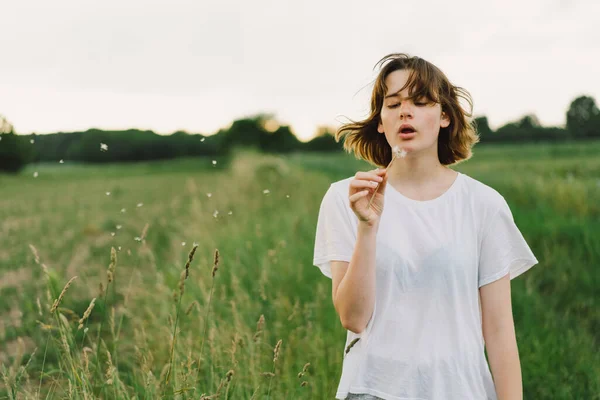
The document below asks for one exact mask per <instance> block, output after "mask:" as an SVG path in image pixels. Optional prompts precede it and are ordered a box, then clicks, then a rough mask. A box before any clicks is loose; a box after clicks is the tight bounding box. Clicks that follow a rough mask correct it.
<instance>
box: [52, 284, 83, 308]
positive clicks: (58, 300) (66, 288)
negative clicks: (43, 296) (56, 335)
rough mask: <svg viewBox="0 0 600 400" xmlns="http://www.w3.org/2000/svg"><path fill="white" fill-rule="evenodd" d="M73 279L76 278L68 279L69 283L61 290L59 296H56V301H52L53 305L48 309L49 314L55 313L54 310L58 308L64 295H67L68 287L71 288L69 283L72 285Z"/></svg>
mask: <svg viewBox="0 0 600 400" xmlns="http://www.w3.org/2000/svg"><path fill="white" fill-rule="evenodd" d="M75 279H77V276H74V277H72V278H71V279H69V282H67V284H66V285H65V287H64V288H63V290H62V292H60V295H59V296H58V299H56V300H54V304H52V308H51V309H50V312H51V313H53V312H54V311H56V308H57V307H58V305H59V304H60V302H61V301H62V299H63V297H64V295H65V293H67V290H68V289H69V286H71V283H73V281H74V280H75Z"/></svg>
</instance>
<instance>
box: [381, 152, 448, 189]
mask: <svg viewBox="0 0 600 400" xmlns="http://www.w3.org/2000/svg"><path fill="white" fill-rule="evenodd" d="M448 170H449V168H448V167H446V166H444V165H442V164H441V163H440V161H439V159H438V157H437V154H435V156H434V157H418V156H414V157H411V154H408V155H407V156H406V157H404V158H396V159H395V160H394V162H393V164H392V166H391V168H390V170H389V171H388V181H391V182H394V183H397V184H401V185H403V186H406V185H411V186H421V185H425V184H427V183H428V182H429V183H430V182H433V181H436V180H438V179H439V178H440V177H442V176H444V175H445V174H446V173H447V172H448Z"/></svg>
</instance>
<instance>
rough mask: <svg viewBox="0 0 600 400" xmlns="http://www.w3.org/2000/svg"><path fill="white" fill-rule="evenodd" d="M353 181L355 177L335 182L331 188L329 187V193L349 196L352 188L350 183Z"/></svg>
mask: <svg viewBox="0 0 600 400" xmlns="http://www.w3.org/2000/svg"><path fill="white" fill-rule="evenodd" d="M352 179H354V177H353V176H351V177H349V178H345V179H342V180H339V181H336V182H333V183H332V184H331V185H330V186H329V191H331V192H335V193H337V194H341V195H346V196H347V195H348V190H349V188H350V182H351V181H352Z"/></svg>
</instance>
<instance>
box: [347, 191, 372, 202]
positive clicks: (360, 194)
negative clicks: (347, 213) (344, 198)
mask: <svg viewBox="0 0 600 400" xmlns="http://www.w3.org/2000/svg"><path fill="white" fill-rule="evenodd" d="M368 194H369V191H368V190H362V191H360V192H357V193H354V194H353V195H352V196H350V197H349V200H350V204H354V203H356V202H357V201H358V200H360V199H361V198H363V197H365V196H366V195H368Z"/></svg>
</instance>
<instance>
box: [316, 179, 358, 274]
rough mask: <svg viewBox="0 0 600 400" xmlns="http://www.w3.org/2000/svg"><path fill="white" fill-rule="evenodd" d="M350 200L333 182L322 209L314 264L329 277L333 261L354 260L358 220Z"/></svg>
mask: <svg viewBox="0 0 600 400" xmlns="http://www.w3.org/2000/svg"><path fill="white" fill-rule="evenodd" d="M338 189H339V188H338ZM347 201H348V200H347V198H344V197H343V196H342V194H341V193H339V191H338V190H336V188H335V187H334V186H333V185H332V186H330V187H329V189H328V190H327V193H325V196H324V197H323V201H322V202H321V207H320V209H319V216H318V220H317V231H316V234H315V248H314V258H313V264H314V265H315V266H317V267H319V268H320V269H321V272H322V273H323V274H324V275H325V276H327V277H328V278H331V261H346V262H350V261H351V259H352V253H353V251H354V246H355V244H356V223H355V222H354V221H353V220H352V216H353V215H354V214H352V215H350V213H352V210H351V209H350V206H349V203H348V204H346V203H347Z"/></svg>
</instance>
